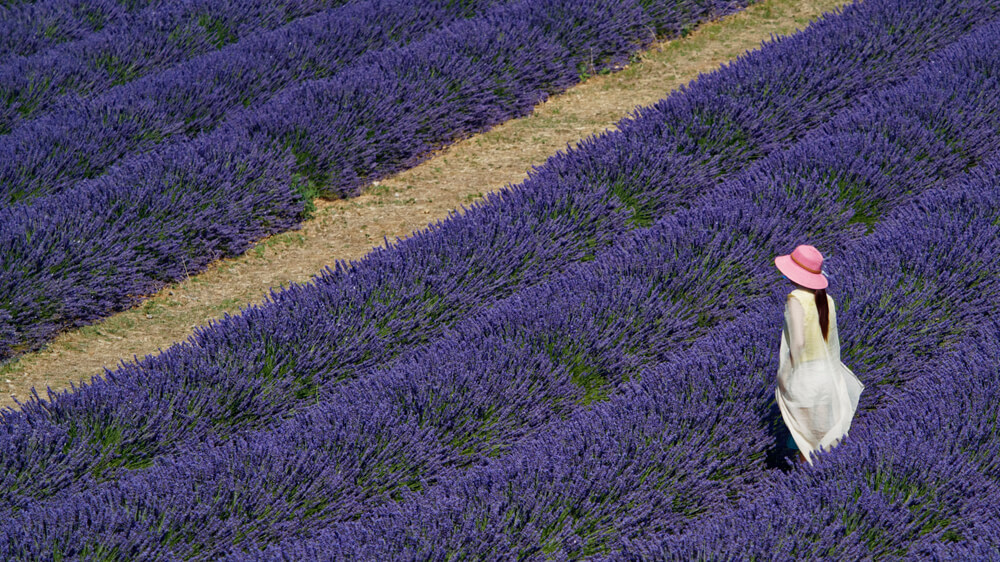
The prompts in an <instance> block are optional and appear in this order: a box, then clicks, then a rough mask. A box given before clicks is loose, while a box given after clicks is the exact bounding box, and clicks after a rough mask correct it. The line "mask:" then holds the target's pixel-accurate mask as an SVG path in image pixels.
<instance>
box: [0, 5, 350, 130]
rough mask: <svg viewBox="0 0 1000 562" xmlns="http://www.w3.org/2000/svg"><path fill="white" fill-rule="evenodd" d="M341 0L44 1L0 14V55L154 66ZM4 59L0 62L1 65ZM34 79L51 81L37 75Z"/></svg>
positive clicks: (42, 83)
mask: <svg viewBox="0 0 1000 562" xmlns="http://www.w3.org/2000/svg"><path fill="white" fill-rule="evenodd" d="M344 1H346V0H281V1H279V2H247V1H246V0H226V1H222V2H220V1H219V0H177V1H164V0H127V1H120V0H97V1H93V0H88V1H83V0H43V1H40V2H36V3H33V4H30V5H22V6H19V7H15V8H9V9H8V11H7V13H6V14H0V58H8V57H18V58H17V59H15V60H14V61H10V62H13V63H14V64H19V63H21V62H22V61H24V58H25V57H33V58H35V59H37V60H39V61H46V59H47V64H48V65H58V64H59V62H57V61H56V60H55V59H56V58H59V57H70V58H75V57H78V56H80V55H81V54H82V53H88V52H89V53H94V49H103V54H98V55H95V56H93V57H88V58H85V59H83V60H81V62H82V63H84V64H97V65H108V69H109V70H111V69H112V68H113V65H115V64H120V65H121V66H120V67H119V68H120V69H121V70H122V71H125V72H128V71H129V70H128V69H129V68H130V67H132V65H133V64H134V65H149V64H154V65H155V64H157V62H156V61H158V60H159V61H162V60H163V58H164V56H165V55H166V56H169V54H168V53H172V52H178V51H180V50H183V51H186V52H187V56H189V57H190V56H197V55H198V54H202V53H206V52H209V51H213V50H215V49H218V48H219V47H221V46H223V45H226V44H229V43H232V42H235V41H237V40H239V39H240V38H242V37H244V36H246V35H249V34H252V33H254V32H256V31H258V30H260V29H273V28H275V27H278V26H281V25H284V24H285V23H288V22H289V21H292V20H294V19H296V18H299V17H302V16H306V15H309V14H313V13H316V12H318V11H320V10H323V9H326V8H328V7H331V6H336V5H338V4H341V3H343V2H344ZM112 43H118V44H117V45H113V44H112ZM130 48H131V49H130ZM142 58H149V59H152V60H148V61H143V60H142ZM18 59H20V60H18ZM88 59H89V60H88ZM8 64H10V63H9V62H7V61H5V62H4V66H5V67H6V66H7V65H8ZM22 68H23V69H25V70H29V69H30V68H37V67H28V68H24V67H22ZM132 68H135V67H132ZM4 84H6V82H4ZM35 84H36V86H37V87H40V88H48V87H53V86H56V85H55V84H52V82H50V81H48V80H46V79H45V78H43V77H41V76H39V80H38V81H36V82H35ZM3 91H4V88H0V92H3ZM2 130H4V127H3V126H0V131H2Z"/></svg>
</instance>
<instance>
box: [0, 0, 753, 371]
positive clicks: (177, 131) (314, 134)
mask: <svg viewBox="0 0 1000 562" xmlns="http://www.w3.org/2000/svg"><path fill="white" fill-rule="evenodd" d="M51 4H52V5H51V6H50V5H49V3H42V2H36V3H31V4H24V5H19V6H11V7H7V8H6V12H7V13H4V14H3V18H2V20H0V21H2V22H4V23H3V25H7V26H12V27H17V29H19V30H20V31H19V32H21V33H24V34H27V35H30V36H31V37H36V36H37V35H38V33H37V30H34V31H33V27H32V26H37V25H41V23H40V22H45V21H49V20H50V19H51V23H50V24H49V27H46V29H47V30H48V29H50V28H51V29H52V30H55V31H52V32H51V34H53V35H54V36H56V38H55V39H53V40H52V41H48V42H45V41H42V42H40V43H39V44H38V45H36V46H34V47H32V48H30V49H29V48H28V46H27V45H25V40H17V41H16V45H15V46H16V47H17V49H14V50H13V51H11V52H9V53H8V54H7V55H5V56H3V58H2V59H0V361H3V360H4V359H8V358H10V357H13V356H16V355H19V354H21V353H23V352H25V351H29V350H32V349H36V348H38V347H39V346H40V345H42V344H44V343H45V342H46V341H49V340H51V339H52V337H53V336H54V335H55V334H56V333H58V332H60V331H62V330H64V329H66V328H68V327H73V326H81V325H85V324H87V323H90V322H92V321H94V320H96V319H99V318H102V317H105V316H107V315H109V314H111V313H113V312H116V311H120V310H123V309H125V308H128V307H130V306H134V305H135V304H137V303H138V302H140V301H141V300H142V298H143V297H144V296H146V295H150V294H152V293H154V292H155V291H157V290H158V289H159V288H161V287H162V286H164V285H165V284H167V283H169V282H173V281H177V280H179V279H183V278H185V277H186V276H188V275H190V274H192V273H196V272H198V271H200V270H202V269H203V268H205V267H206V266H207V265H208V264H209V263H211V262H212V261H214V260H217V259H219V258H222V257H228V256H234V255H238V254H240V253H242V252H244V251H245V250H246V249H247V248H249V247H250V246H251V245H252V244H253V242H254V241H256V240H259V239H261V238H263V237H265V236H267V235H269V234H273V233H276V232H281V231H285V230H288V229H290V228H294V227H295V226H296V225H297V224H299V223H300V222H301V221H302V220H303V219H304V218H306V217H307V216H308V214H309V211H310V208H311V206H312V200H313V199H314V198H315V197H317V196H322V197H332V198H338V197H352V196H355V195H358V194H359V193H360V192H361V190H362V188H364V187H365V186H366V185H368V184H370V183H371V182H372V181H375V180H378V179H379V178H382V177H385V176H387V175H390V174H393V173H395V172H397V171H399V170H401V169H404V168H407V167H410V166H413V165H414V164H416V163H417V162H419V161H420V160H422V159H423V158H426V157H427V155H429V154H430V153H431V152H433V151H434V150H435V149H437V148H440V147H441V146H443V145H446V144H448V143H450V142H453V141H455V140H457V139H460V138H462V137H465V136H468V135H470V134H472V133H475V132H477V131H481V130H484V129H487V128H489V127H491V126H493V125H496V124H498V123H500V122H503V121H505V120H508V119H510V118H512V117H516V116H518V115H524V114H526V113H528V112H530V111H531V109H532V107H533V106H534V105H535V104H536V103H538V102H539V101H542V100H543V99H545V97H546V96H548V95H549V94H552V93H555V92H559V91H561V90H564V89H565V88H567V87H568V86H570V85H572V84H574V83H576V82H578V81H579V80H580V79H581V78H582V77H583V76H585V75H587V74H593V73H596V72H601V71H605V70H612V69H614V68H618V67H620V66H621V65H622V64H623V63H625V62H627V60H628V58H629V56H630V55H631V54H633V53H635V52H636V51H637V50H638V49H640V48H642V47H644V46H646V45H648V44H649V43H650V42H652V41H653V40H654V39H656V38H658V37H671V36H676V35H678V34H680V33H681V32H682V31H684V30H686V29H688V28H689V27H690V26H692V25H694V24H696V23H698V22H699V21H702V20H704V19H707V18H712V17H717V16H719V15H722V14H725V13H729V12H732V11H734V10H737V9H739V8H740V7H741V6H742V5H743V4H745V1H744V0H665V1H663V2H642V1H639V0H635V1H626V2H621V1H618V0H614V1H613V0H586V1H583V2H581V1H578V0H542V1H538V0H531V1H528V0H519V1H513V0H510V1H501V0H460V1H459V0H426V1H423V2H416V3H415V2H410V1H403V0H357V1H351V2H345V1H333V0H331V1H326V0H324V1H309V0H305V1H299V0H290V1H288V2H279V3H267V4H266V5H264V4H262V3H259V2H250V1H248V0H188V1H184V2H174V3H169V4H167V3H161V2H150V3H145V2H143V3H129V4H128V5H129V7H131V8H134V9H131V10H126V9H125V8H124V7H123V6H121V5H120V4H118V3H115V2H110V1H109V2H107V3H106V4H107V6H104V4H100V6H104V8H106V9H105V10H104V11H103V12H100V17H101V18H103V19H100V20H99V21H98V23H94V21H92V20H93V19H94V18H95V17H97V16H94V15H93V14H96V13H98V11H99V10H98V8H97V6H98V5H96V4H95V5H94V6H90V7H88V8H86V9H84V8H82V7H81V4H80V3H79V2H75V1H74V2H68V1H67V0H62V2H58V1H53V2H52V3H51ZM133 4H135V5H133ZM138 4H142V5H138ZM147 4H148V5H147ZM2 9H3V8H0V10H2ZM105 12H106V13H105ZM19 24H20V25H19ZM88 26H90V27H95V29H93V30H91V29H90V27H88ZM13 48H14V47H12V49H13ZM15 55H16V56H15Z"/></svg>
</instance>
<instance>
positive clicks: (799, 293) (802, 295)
mask: <svg viewBox="0 0 1000 562" xmlns="http://www.w3.org/2000/svg"><path fill="white" fill-rule="evenodd" d="M812 298H814V296H813V292H812V291H807V290H805V289H792V291H791V292H790V293H788V297H787V298H786V300H792V299H796V300H800V301H801V300H803V299H812Z"/></svg>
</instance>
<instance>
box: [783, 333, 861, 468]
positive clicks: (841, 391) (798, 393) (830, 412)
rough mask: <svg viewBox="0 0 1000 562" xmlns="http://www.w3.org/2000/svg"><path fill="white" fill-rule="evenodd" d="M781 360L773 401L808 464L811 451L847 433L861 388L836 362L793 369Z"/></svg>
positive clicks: (810, 363) (834, 442)
mask: <svg viewBox="0 0 1000 562" xmlns="http://www.w3.org/2000/svg"><path fill="white" fill-rule="evenodd" d="M782 343H784V342H782ZM782 347H783V348H784V347H785V346H784V345H782ZM782 351H783V352H787V351H786V350H784V349H783V350H782ZM782 363H783V365H782V366H783V367H784V368H783V369H781V370H780V371H779V373H778V386H777V388H776V389H775V391H774V394H775V400H776V401H777V403H778V408H779V409H780V410H781V416H782V418H784V420H785V425H787V426H788V430H789V432H790V433H791V434H792V438H793V439H794V440H795V444H796V445H797V446H798V448H799V450H800V451H801V452H802V454H803V455H805V457H806V459H807V460H808V461H809V463H810V464H812V458H811V457H810V454H811V453H812V452H813V451H815V450H817V449H820V448H821V447H822V448H824V449H830V448H832V447H834V446H836V445H837V443H839V442H840V439H841V438H842V437H843V436H845V435H847V432H848V431H849V430H850V429H851V420H852V419H853V418H854V412H855V411H856V410H857V408H858V400H859V398H860V396H861V391H862V390H864V388H865V387H864V384H862V383H861V381H860V380H858V377H857V376H855V374H854V373H853V372H852V371H851V370H850V369H849V368H848V367H847V365H844V364H843V363H841V362H840V361H834V360H832V359H828V358H824V359H817V360H814V361H806V362H803V363H799V364H796V365H795V367H794V368H791V367H789V366H788V363H786V362H784V361H783V362H782Z"/></svg>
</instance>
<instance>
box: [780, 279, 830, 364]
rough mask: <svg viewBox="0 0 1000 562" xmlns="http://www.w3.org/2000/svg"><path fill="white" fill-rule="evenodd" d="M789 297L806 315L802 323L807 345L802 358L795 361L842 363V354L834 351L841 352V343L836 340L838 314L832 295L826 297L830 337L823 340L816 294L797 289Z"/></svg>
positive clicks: (796, 358) (828, 334)
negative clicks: (826, 359)
mask: <svg viewBox="0 0 1000 562" xmlns="http://www.w3.org/2000/svg"><path fill="white" fill-rule="evenodd" d="M788 296H789V297H792V298H794V299H795V300H797V301H798V302H799V304H800V305H801V306H802V312H803V314H804V318H803V322H802V331H803V334H802V335H803V340H804V343H805V345H804V347H803V349H802V351H801V357H794V359H795V360H796V361H801V362H803V363H804V362H806V361H813V360H816V359H824V358H827V357H831V358H832V359H834V360H836V361H840V357H839V355H840V354H839V353H836V352H835V351H834V348H837V350H839V345H837V344H838V343H839V342H837V340H836V339H837V312H836V309H835V308H834V304H833V298H832V297H830V295H826V302H827V307H828V310H829V316H828V320H829V326H828V331H827V336H828V337H827V338H823V332H822V329H821V328H820V324H819V310H817V309H816V296H815V294H814V293H813V292H811V291H807V290H804V289H795V290H794V291H792V292H791V293H789V294H788Z"/></svg>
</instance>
